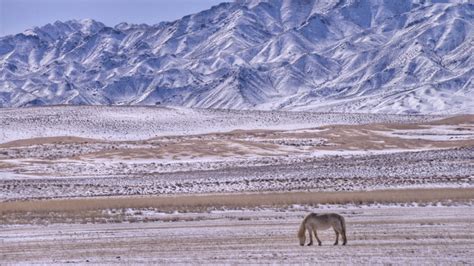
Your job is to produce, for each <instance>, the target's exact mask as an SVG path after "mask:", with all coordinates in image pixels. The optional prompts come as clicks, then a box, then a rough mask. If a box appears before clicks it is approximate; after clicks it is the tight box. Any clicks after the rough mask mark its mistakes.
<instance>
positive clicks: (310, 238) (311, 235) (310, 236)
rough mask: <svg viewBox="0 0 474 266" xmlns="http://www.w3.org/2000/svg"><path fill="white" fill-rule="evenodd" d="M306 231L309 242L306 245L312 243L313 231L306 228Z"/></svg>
mask: <svg viewBox="0 0 474 266" xmlns="http://www.w3.org/2000/svg"><path fill="white" fill-rule="evenodd" d="M308 233H309V243H308V246H312V245H313V231H312V230H311V229H310V228H308Z"/></svg>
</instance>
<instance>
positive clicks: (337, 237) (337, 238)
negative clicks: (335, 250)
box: [334, 228, 339, 245]
mask: <svg viewBox="0 0 474 266" xmlns="http://www.w3.org/2000/svg"><path fill="white" fill-rule="evenodd" d="M334 232H336V242H334V245H337V244H338V243H339V232H338V231H337V230H336V228H334Z"/></svg>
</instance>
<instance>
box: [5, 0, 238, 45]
mask: <svg viewBox="0 0 474 266" xmlns="http://www.w3.org/2000/svg"><path fill="white" fill-rule="evenodd" d="M230 1H231V0H0V36H4V35H8V34H15V33H21V32H23V31H24V30H26V29H30V28H33V27H35V26H43V25H45V24H48V23H53V22H55V21H57V20H61V21H66V20H71V19H85V18H92V19H94V20H97V21H100V22H102V23H104V24H105V25H107V26H115V25H117V24H118V23H120V22H129V23H146V24H157V23H159V22H161V21H172V20H175V19H178V18H181V17H183V16H185V15H189V14H192V13H196V12H199V11H202V10H205V9H208V8H210V7H212V6H214V5H217V4H219V3H221V2H230Z"/></svg>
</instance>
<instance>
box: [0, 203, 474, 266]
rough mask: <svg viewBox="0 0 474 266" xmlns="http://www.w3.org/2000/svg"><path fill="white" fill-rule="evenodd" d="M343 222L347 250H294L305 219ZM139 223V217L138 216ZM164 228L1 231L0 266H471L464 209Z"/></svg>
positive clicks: (386, 210) (328, 238)
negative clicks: (33, 265)
mask: <svg viewBox="0 0 474 266" xmlns="http://www.w3.org/2000/svg"><path fill="white" fill-rule="evenodd" d="M310 211H314V212H337V213H340V214H342V215H343V216H345V217H346V223H347V232H348V233H347V236H348V245H347V246H333V245H332V243H333V242H334V233H333V231H332V230H327V231H321V232H319V236H320V238H321V240H322V242H323V246H311V247H307V246H305V247H300V246H299V245H298V240H297V238H296V232H297V229H298V225H299V223H300V222H301V219H302V218H303V216H304V215H305V214H306V213H308V212H310ZM142 215H146V213H143V214H142ZM161 215H162V216H167V217H169V218H170V219H169V220H168V221H167V222H162V221H158V222H149V223H143V222H136V223H112V224H110V223H105V224H98V223H88V224H54V225H43V226H38V225H16V226H9V225H6V226H2V227H1V230H0V239H1V241H0V260H1V261H2V263H6V264H10V263H40V264H51V263H57V264H63V263H86V262H90V263H97V264H103V263H124V264H129V263H132V264H135V263H160V264H171V263H191V264H210V263H212V264H223V263H225V264H246V263H278V264H302V263H304V264H328V263H329V264H399V265H406V264H411V265H433V264H441V265H453V264H456V265H463V264H465V265H472V264H474V253H473V250H474V231H473V230H471V228H472V227H473V226H474V222H473V219H472V217H473V216H474V208H472V205H471V204H457V205H453V206H442V205H438V206H431V205H429V206H425V207H420V206H404V207H403V206H396V205H373V206H319V208H317V207H310V206H293V207H289V208H286V209H256V210H233V211H214V212H210V213H182V214H181V213H174V214H161Z"/></svg>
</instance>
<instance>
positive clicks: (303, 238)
mask: <svg viewBox="0 0 474 266" xmlns="http://www.w3.org/2000/svg"><path fill="white" fill-rule="evenodd" d="M298 238H299V239H300V246H304V243H305V242H306V234H304V235H299V236H298Z"/></svg>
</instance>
